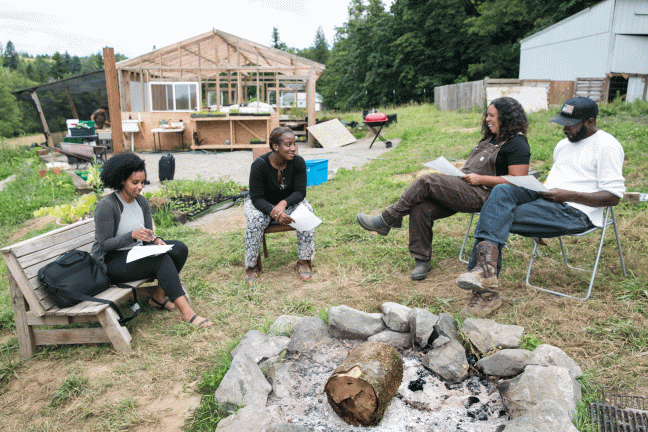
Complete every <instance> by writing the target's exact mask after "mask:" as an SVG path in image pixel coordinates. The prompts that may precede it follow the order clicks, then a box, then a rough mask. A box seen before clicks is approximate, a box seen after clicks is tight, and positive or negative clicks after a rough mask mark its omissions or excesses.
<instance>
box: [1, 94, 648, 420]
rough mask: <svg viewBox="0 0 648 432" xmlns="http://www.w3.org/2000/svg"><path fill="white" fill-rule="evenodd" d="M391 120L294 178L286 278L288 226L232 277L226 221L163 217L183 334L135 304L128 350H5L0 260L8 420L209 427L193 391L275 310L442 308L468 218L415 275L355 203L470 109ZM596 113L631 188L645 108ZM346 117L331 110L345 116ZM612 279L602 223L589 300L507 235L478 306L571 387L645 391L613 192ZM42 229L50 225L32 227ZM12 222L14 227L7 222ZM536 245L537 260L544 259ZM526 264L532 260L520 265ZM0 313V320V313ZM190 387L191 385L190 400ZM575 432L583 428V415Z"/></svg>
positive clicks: (634, 266) (640, 292)
mask: <svg viewBox="0 0 648 432" xmlns="http://www.w3.org/2000/svg"><path fill="white" fill-rule="evenodd" d="M383 111H384V112H390V113H391V112H396V113H397V114H398V123H397V124H394V125H392V126H390V127H389V128H388V129H386V130H385V131H386V132H385V133H384V134H385V136H386V137H387V138H395V137H399V138H401V140H402V141H401V143H400V145H398V146H397V147H396V148H394V149H393V150H392V151H390V152H389V153H386V154H385V155H383V156H382V157H381V158H380V159H379V160H376V161H373V162H372V163H370V164H368V165H366V166H365V167H363V168H362V169H352V170H340V171H338V173H337V174H336V176H335V178H334V179H332V180H330V181H328V182H326V183H323V184H321V185H319V186H316V187H312V188H309V190H308V198H309V202H311V204H313V207H314V208H315V212H316V213H317V214H318V216H319V217H320V218H322V219H323V220H324V223H323V224H322V226H321V227H320V228H318V231H317V238H316V246H317V255H316V259H315V261H314V270H315V275H314V279H313V280H312V281H310V282H302V281H299V280H298V279H297V277H296V275H295V272H294V265H295V261H296V250H295V249H296V248H295V241H294V237H293V236H292V235H290V234H278V235H273V236H271V237H269V239H268V243H269V244H268V247H269V251H270V257H269V258H268V259H267V260H264V269H265V272H264V273H262V275H261V280H260V283H258V284H256V285H253V286H246V285H245V284H244V283H243V247H242V237H243V232H242V230H240V229H239V230H236V231H231V232H224V233H218V234H207V233H205V232H203V231H200V230H198V229H190V228H187V227H182V226H181V227H176V228H169V229H168V230H166V232H162V233H161V234H162V236H163V237H168V238H176V239H180V240H183V241H185V242H186V243H187V244H188V245H189V248H190V259H189V261H188V263H187V266H186V267H185V269H184V270H183V278H184V280H185V281H186V282H187V284H188V286H189V287H190V291H191V292H192V294H193V298H194V302H195V309H196V310H197V311H199V312H200V313H202V314H204V315H206V316H209V318H211V319H212V321H214V323H215V326H214V327H213V328H212V329H209V330H194V329H193V328H190V327H189V326H187V325H183V324H181V323H180V320H179V317H178V315H177V314H173V313H165V312H160V311H154V310H150V309H148V308H145V310H144V312H143V313H142V314H141V315H140V317H139V318H138V319H136V320H135V321H134V322H132V323H131V324H130V325H129V326H130V329H131V332H132V334H133V352H132V353H129V354H117V353H115V352H114V351H112V350H111V349H109V348H108V347H106V346H105V345H103V346H102V345H97V346H60V347H49V348H41V349H39V350H38V352H37V354H36V355H35V356H34V357H32V358H31V359H28V360H25V361H20V360H18V357H17V347H16V339H15V336H14V330H13V329H12V328H11V326H10V323H11V322H12V320H11V315H12V312H11V309H10V305H11V303H10V300H9V298H8V295H7V294H6V293H7V281H6V276H5V274H6V270H5V268H4V265H1V266H0V275H1V278H0V293H2V294H0V324H1V325H3V326H4V328H2V329H1V330H0V343H3V345H0V382H1V383H2V384H1V387H0V412H2V413H4V414H3V416H2V421H3V424H4V427H5V428H7V429H8V430H16V431H63V430H66V431H72V430H74V431H76V430H78V431H94V430H115V431H118V430H135V431H148V430H173V429H178V428H180V427H184V428H185V429H186V430H201V431H202V430H205V431H207V430H210V431H213V430H214V428H215V421H214V419H213V418H212V417H210V413H211V412H212V411H213V405H212V404H211V402H210V398H209V396H210V395H211V394H213V390H214V389H215V386H216V385H217V383H218V381H219V379H220V377H221V376H222V373H223V371H224V370H225V368H226V367H227V364H228V361H227V356H223V355H222V353H223V350H225V349H229V348H230V347H231V346H232V344H233V343H235V342H236V341H238V340H239V339H240V338H241V337H242V336H243V335H244V334H245V333H246V332H247V331H248V330H250V329H264V328H267V326H268V323H270V322H272V321H273V320H274V319H275V318H276V317H277V316H279V315H281V314H297V315H315V316H325V311H326V310H327V309H328V308H329V307H330V306H333V305H340V304H345V305H348V306H351V307H354V308H357V309H361V310H364V311H368V312H379V311H380V305H381V304H382V303H383V302H385V301H394V302H399V303H403V304H407V305H410V306H418V307H424V308H428V309H429V310H431V311H432V312H435V313H438V312H444V311H445V312H449V313H452V314H454V313H456V312H457V311H458V310H459V309H461V308H462V307H463V305H464V304H465V303H466V302H467V301H468V296H469V294H468V293H466V292H464V291H462V290H459V289H457V288H456V287H455V286H454V280H455V278H456V276H457V275H458V274H459V273H461V272H462V271H463V270H464V268H465V266H464V265H463V264H461V263H460V262H459V261H458V259H457V255H458V253H459V248H460V246H461V240H462V238H463V233H464V231H465V227H466V225H467V221H468V217H469V216H468V215H456V216H453V217H451V218H448V219H445V220H442V221H439V222H437V223H436V224H435V238H434V246H433V248H434V255H433V270H432V272H431V273H430V276H429V278H428V279H427V280H425V281H422V282H412V281H411V280H410V279H409V274H410V272H411V269H412V267H413V259H412V258H410V257H409V253H408V251H407V229H402V230H397V231H395V232H392V233H391V234H390V235H389V236H387V237H381V236H377V235H374V234H371V233H367V232H365V231H364V230H362V229H361V228H360V227H359V226H358V225H357V224H356V222H355V215H356V214H357V213H358V212H365V213H373V214H375V213H377V212H379V211H381V210H383V209H384V207H385V206H387V205H388V204H390V203H391V202H393V201H394V200H395V199H396V198H397V197H398V196H399V195H400V194H401V193H402V191H403V189H404V188H405V187H406V186H407V185H408V184H409V183H410V182H411V181H412V179H413V178H414V176H415V175H417V173H419V172H420V171H421V169H422V168H423V166H422V164H423V163H424V162H426V161H429V160H431V159H434V158H436V157H438V156H441V155H443V156H445V157H446V158H448V159H451V160H452V159H455V160H460V159H465V158H466V156H467V155H468V152H469V151H470V149H471V148H472V147H473V146H474V145H475V144H476V142H477V140H478V138H479V130H478V126H479V124H480V119H481V116H480V113H479V112H476V111H475V112H472V111H471V112H459V113H457V112H443V111H440V110H437V109H436V108H435V107H433V106H430V105H417V106H408V107H401V108H386V109H383ZM611 112H614V113H615V115H614V116H611V117H602V118H600V119H599V121H598V125H599V127H600V128H601V129H603V130H606V131H607V132H610V133H612V134H613V135H614V136H616V137H617V138H618V139H619V141H621V143H622V144H623V146H624V149H625V152H626V163H625V166H624V175H625V176H626V185H627V187H628V189H629V190H635V191H642V192H647V191H648V190H647V189H648V187H647V186H646V177H645V176H646V174H645V173H646V172H647V169H648V157H646V154H645V153H646V150H647V147H648V146H647V144H646V143H648V116H647V115H646V112H645V111H644V112H643V113H641V112H640V113H638V114H637V113H632V112H631V113H620V114H619V110H618V109H615V110H612V111H611ZM552 114H553V112H551V113H549V112H541V113H535V114H532V115H530V123H531V129H530V131H529V142H530V144H531V148H532V167H533V168H535V169H537V170H539V171H540V172H542V173H544V174H545V175H546V173H547V172H548V170H549V168H550V166H551V163H552V161H551V157H552V150H553V147H554V146H555V144H556V143H557V142H558V140H560V139H561V138H562V137H563V135H562V131H561V128H560V127H559V126H557V125H553V124H549V123H548V120H549V118H550V117H551V116H552ZM359 117H360V114H359V113H349V114H344V115H342V118H343V119H345V118H346V119H348V120H357V119H358V118H359ZM616 210H617V218H618V220H619V226H620V235H621V239H622V245H623V251H624V254H625V257H626V266H627V268H628V271H629V274H628V277H627V278H625V279H623V278H622V277H621V270H620V266H619V263H618V256H616V257H615V253H614V248H613V242H612V240H611V239H612V238H613V236H612V235H608V239H609V240H608V241H607V242H606V247H605V251H604V255H603V257H602V265H601V266H600V270H599V271H600V273H599V275H598V277H597V281H596V287H595V290H594V294H593V296H592V298H591V299H590V300H589V301H587V302H578V301H574V300H568V299H562V298H558V297H554V296H550V295H548V294H544V293H541V292H539V291H537V290H533V289H529V288H526V286H525V284H524V275H525V272H526V266H527V264H528V258H529V254H530V252H531V242H530V241H529V240H528V239H523V238H520V237H516V236H513V237H512V238H511V241H510V244H509V248H508V249H507V250H506V252H505V257H504V270H503V272H502V275H501V285H502V288H501V292H502V297H503V299H504V304H503V306H502V308H501V309H500V310H499V311H498V312H497V313H496V314H495V315H494V316H493V317H492V318H493V319H494V320H496V321H498V322H500V323H505V324H517V325H521V326H524V328H525V329H526V332H527V334H530V335H532V336H533V338H535V339H537V340H538V341H540V342H544V343H549V344H552V345H556V346H558V347H560V348H562V349H563V350H564V351H565V352H567V354H569V355H570V356H572V357H573V358H574V359H575V360H576V361H577V362H578V363H579V365H580V366H581V367H582V368H583V370H585V372H586V374H585V379H584V380H583V384H584V385H585V390H586V398H589V399H594V398H596V397H598V395H599V394H600V391H601V390H605V391H606V392H608V393H615V392H616V393H620V394H631V395H639V396H648V374H646V364H647V359H648V330H647V329H648V326H647V324H648V317H647V313H648V270H647V268H646V265H645V262H646V258H647V255H648V244H647V243H646V241H645V239H646V238H647V237H648V218H647V217H646V203H642V204H640V205H638V206H632V205H630V204H629V203H628V202H627V201H623V202H621V204H619V206H617V208H616ZM27 224H28V225H21V226H15V227H14V228H13V229H12V230H11V232H7V233H6V235H5V241H7V242H9V243H6V244H10V243H11V242H14V241H16V240H18V239H19V238H22V237H25V236H31V235H34V234H35V232H34V230H32V229H30V227H31V224H33V221H30V222H28V223H27ZM43 229H51V226H50V225H47V226H46V227H45V228H43ZM15 233H19V234H15ZM567 242H568V243H569V246H571V247H574V251H573V252H572V255H571V256H572V257H573V259H574V260H575V261H576V262H579V263H583V262H590V261H591V262H593V258H594V251H595V247H596V239H595V236H589V237H586V238H584V239H582V240H579V241H578V243H577V244H576V243H575V242H574V241H572V240H571V239H570V240H568V241H567ZM556 246H557V241H554V240H549V246H548V247H546V248H545V249H544V250H543V256H542V259H541V261H540V262H538V264H537V272H536V273H535V277H534V280H533V282H534V283H536V284H541V285H549V286H554V287H559V288H561V289H564V290H565V291H567V292H570V293H582V292H583V291H585V290H586V289H587V282H588V280H587V277H586V276H585V275H583V274H580V273H578V272H572V271H566V270H565V269H564V268H563V267H562V266H561V262H560V261H559V259H558V256H557V255H555V252H556V251H557V247H556ZM547 255H548V256H547ZM534 268H535V267H534ZM2 317H4V319H2ZM201 395H205V397H204V398H202V402H201ZM579 425H580V428H581V430H587V426H586V425H584V422H582V421H581V422H580V423H579Z"/></svg>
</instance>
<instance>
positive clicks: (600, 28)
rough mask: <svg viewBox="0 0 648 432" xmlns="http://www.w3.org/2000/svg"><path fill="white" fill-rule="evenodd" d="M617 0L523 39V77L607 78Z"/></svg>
mask: <svg viewBox="0 0 648 432" xmlns="http://www.w3.org/2000/svg"><path fill="white" fill-rule="evenodd" d="M613 8H614V0H608V1H605V2H602V3H599V4H597V5H594V6H592V7H591V8H588V9H586V10H584V11H582V12H579V13H577V14H576V15H573V16H571V17H569V18H567V19H565V20H563V21H561V22H559V23H557V24H554V25H553V26H551V27H548V28H546V29H544V30H542V31H540V32H538V33H536V34H534V35H532V36H529V37H527V38H526V39H523V40H522V41H521V42H520V76H519V78H520V79H551V80H556V81H573V80H575V79H576V78H579V77H589V78H603V77H605V75H606V73H607V71H608V70H609V66H610V65H609V62H610V59H609V52H610V50H611V44H612V40H611V37H610V31H611V28H612V16H613Z"/></svg>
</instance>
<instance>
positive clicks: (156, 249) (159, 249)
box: [126, 245, 173, 263]
mask: <svg viewBox="0 0 648 432" xmlns="http://www.w3.org/2000/svg"><path fill="white" fill-rule="evenodd" d="M172 247H173V245H150V246H135V247H134V248H132V249H131V250H129V251H128V255H126V262H127V263H129V262H131V261H137V260H138V259H142V258H146V257H148V256H155V255H162V254H163V253H166V252H168V251H169V250H171V248H172Z"/></svg>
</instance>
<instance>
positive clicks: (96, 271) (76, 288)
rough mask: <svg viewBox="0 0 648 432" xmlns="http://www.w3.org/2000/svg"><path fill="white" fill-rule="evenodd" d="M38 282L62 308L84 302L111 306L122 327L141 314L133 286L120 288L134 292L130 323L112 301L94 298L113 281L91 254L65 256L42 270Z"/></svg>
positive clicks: (123, 285) (72, 251)
mask: <svg viewBox="0 0 648 432" xmlns="http://www.w3.org/2000/svg"><path fill="white" fill-rule="evenodd" d="M38 279H39V280H40V281H41V282H42V283H43V285H44V288H45V291H47V293H48V294H49V295H50V297H51V299H52V301H54V304H56V306H58V307H60V308H66V307H70V306H74V305H75V304H78V303H81V302H82V301H93V302H97V303H104V304H108V305H110V306H111V307H112V308H113V309H115V311H116V312H117V314H118V315H119V318H120V320H119V323H120V324H123V323H125V322H128V321H130V320H132V319H133V318H135V317H136V316H137V315H138V314H139V311H140V309H139V305H138V304H137V293H136V291H135V288H133V287H131V286H130V285H126V284H118V285H117V286H118V287H119V288H128V289H132V290H133V297H134V298H135V304H134V305H133V308H132V309H133V315H132V316H131V317H129V318H126V319H124V316H123V315H122V313H121V311H120V310H119V308H118V307H117V305H116V304H115V303H113V302H112V301H110V300H104V299H99V298H95V297H92V296H93V295H95V294H98V293H100V292H102V291H104V290H106V289H107V288H108V287H109V286H110V280H109V279H108V276H106V274H105V273H104V272H103V269H102V268H101V267H100V266H99V264H97V262H96V261H95V260H94V258H92V256H90V254H89V253H88V252H84V251H80V250H71V251H69V252H66V253H64V254H63V255H61V256H59V257H58V258H57V259H56V260H55V261H53V262H51V263H49V264H47V265H46V266H44V267H42V268H40V269H39V270H38Z"/></svg>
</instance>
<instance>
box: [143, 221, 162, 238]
mask: <svg viewBox="0 0 648 432" xmlns="http://www.w3.org/2000/svg"><path fill="white" fill-rule="evenodd" d="M140 226H141V227H142V228H144V229H148V228H146V227H145V226H144V225H142V224H140ZM151 235H152V236H153V240H151V241H155V239H156V238H158V236H156V235H155V234H151Z"/></svg>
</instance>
